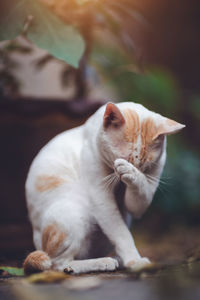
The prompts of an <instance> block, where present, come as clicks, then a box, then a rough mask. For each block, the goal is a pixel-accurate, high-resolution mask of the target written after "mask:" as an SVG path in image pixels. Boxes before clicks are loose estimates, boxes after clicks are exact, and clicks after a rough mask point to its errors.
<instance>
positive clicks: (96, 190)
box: [90, 184, 149, 270]
mask: <svg viewBox="0 0 200 300" xmlns="http://www.w3.org/2000/svg"><path fill="white" fill-rule="evenodd" d="M90 193H91V198H92V199H93V200H92V201H93V205H94V215H95V217H96V220H97V222H98V224H99V226H100V227H101V229H102V231H103V232H104V233H105V234H106V236H107V237H108V239H109V240H110V241H111V243H112V244H113V245H114V247H115V251H116V254H117V256H118V257H119V259H120V263H121V265H122V266H125V267H131V268H133V267H132V264H134V268H135V270H136V269H138V268H141V267H143V266H144V265H146V264H148V263H149V260H148V259H147V258H142V257H141V256H140V254H139V252H138V250H137V248H136V246H135V243H134V240H133V237H132V235H131V233H130V231H129V229H128V227H127V226H126V224H125V222H124V220H123V218H122V216H121V213H120V212H119V209H118V207H117V204H116V202H115V199H114V196H113V192H112V191H106V190H105V189H103V188H100V187H99V186H96V185H95V184H93V187H92V189H91V190H90Z"/></svg>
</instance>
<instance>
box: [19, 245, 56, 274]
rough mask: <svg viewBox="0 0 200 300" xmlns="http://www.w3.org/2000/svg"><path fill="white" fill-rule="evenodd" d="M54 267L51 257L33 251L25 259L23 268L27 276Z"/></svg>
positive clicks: (41, 252)
mask: <svg viewBox="0 0 200 300" xmlns="http://www.w3.org/2000/svg"><path fill="white" fill-rule="evenodd" d="M51 266H52V262H51V259H50V257H49V256H48V255H47V253H45V252H44V251H39V250H37V251H33V252H31V253H30V254H29V255H28V256H27V257H26V259H25V261H24V264H23V267H24V273H25V274H26V275H29V274H32V273H38V272H42V271H45V270H49V269H50V268H51Z"/></svg>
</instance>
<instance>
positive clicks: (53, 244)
mask: <svg viewBox="0 0 200 300" xmlns="http://www.w3.org/2000/svg"><path fill="white" fill-rule="evenodd" d="M66 236H67V235H66V233H64V232H63V231H61V230H60V229H59V228H58V226H57V225H56V224H51V225H48V226H47V227H46V228H45V229H44V231H43V234H42V249H43V250H44V251H45V252H46V253H48V254H49V256H55V255H56V253H57V251H58V250H59V248H60V246H61V245H62V243H63V242H64V240H65V239H66Z"/></svg>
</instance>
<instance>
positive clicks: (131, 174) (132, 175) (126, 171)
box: [114, 158, 138, 185]
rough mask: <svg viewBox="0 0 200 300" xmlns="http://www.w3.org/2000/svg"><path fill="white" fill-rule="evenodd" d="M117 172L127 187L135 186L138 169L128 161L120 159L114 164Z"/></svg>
mask: <svg viewBox="0 0 200 300" xmlns="http://www.w3.org/2000/svg"><path fill="white" fill-rule="evenodd" d="M114 167H115V172H116V173H117V174H118V175H119V177H120V179H121V181H123V182H124V183H125V184H127V185H131V184H134V183H135V181H136V178H137V172H138V170H137V168H136V167H134V166H133V165H132V164H131V163H129V162H128V161H127V160H125V159H122V158H118V159H116V160H115V162H114Z"/></svg>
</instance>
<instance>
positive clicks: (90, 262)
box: [60, 257, 119, 274]
mask: <svg viewBox="0 0 200 300" xmlns="http://www.w3.org/2000/svg"><path fill="white" fill-rule="evenodd" d="M63 263H64V264H63V266H62V270H63V269H64V271H65V272H66V273H73V274H80V273H88V272H100V271H101V272H102V271H103V272H105V271H115V270H116V269H117V268H118V267H119V264H118V261H117V260H116V259H114V258H112V257H101V258H93V259H83V260H72V261H70V262H68V263H66V261H63ZM60 266H61V264H60Z"/></svg>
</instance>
